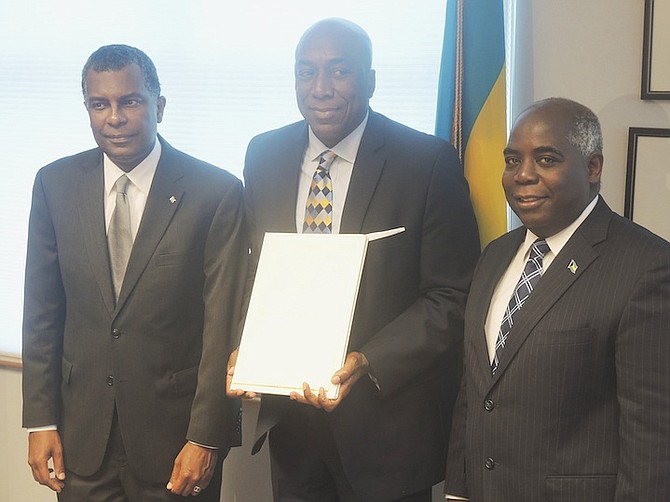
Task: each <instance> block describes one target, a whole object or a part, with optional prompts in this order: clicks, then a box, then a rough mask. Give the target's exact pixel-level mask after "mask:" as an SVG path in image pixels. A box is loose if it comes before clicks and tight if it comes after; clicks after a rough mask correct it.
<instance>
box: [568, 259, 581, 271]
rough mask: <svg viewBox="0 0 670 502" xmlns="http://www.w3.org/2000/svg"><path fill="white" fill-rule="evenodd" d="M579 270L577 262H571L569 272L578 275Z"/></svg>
mask: <svg viewBox="0 0 670 502" xmlns="http://www.w3.org/2000/svg"><path fill="white" fill-rule="evenodd" d="M578 268H579V266H578V265H577V263H575V260H570V263H569V264H568V270H569V271H570V272H572V273H573V274H576V273H577V269H578Z"/></svg>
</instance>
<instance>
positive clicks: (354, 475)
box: [232, 19, 479, 502]
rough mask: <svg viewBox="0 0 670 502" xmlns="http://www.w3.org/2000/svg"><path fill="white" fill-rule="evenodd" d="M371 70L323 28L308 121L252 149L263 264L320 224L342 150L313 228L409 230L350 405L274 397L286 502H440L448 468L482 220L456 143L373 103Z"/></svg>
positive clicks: (273, 448)
mask: <svg viewBox="0 0 670 502" xmlns="http://www.w3.org/2000/svg"><path fill="white" fill-rule="evenodd" d="M371 62H372V50H371V44H370V40H369V38H368V36H367V34H366V33H365V32H364V31H363V30H362V29H361V28H360V27H359V26H357V25H355V24H353V23H351V22H348V21H345V20H342V19H327V20H323V21H320V22H318V23H316V24H315V25H314V26H312V27H311V28H310V29H308V31H307V32H306V33H305V34H304V35H303V37H302V38H301V40H300V42H299V44H298V47H297V50H296V63H295V88H296V94H297V100H298V107H299V109H300V112H301V113H302V115H303V117H304V118H305V120H304V121H301V122H298V123H295V124H291V125H288V126H286V127H283V128H281V129H278V130H275V131H270V132H267V133H265V134H261V135H260V136H257V137H256V138H254V139H253V140H252V141H251V143H250V144H249V148H248V150H247V157H246V164H245V200H246V202H247V206H246V209H247V211H248V215H249V222H250V223H249V224H250V229H251V243H252V244H251V247H252V255H253V256H254V257H255V259H256V260H257V259H258V253H259V249H260V246H261V243H262V239H263V236H264V233H265V232H296V231H298V232H304V231H309V230H312V229H311V228H309V222H307V223H305V221H304V220H305V213H306V206H307V205H309V202H308V198H309V197H308V193H309V192H310V191H311V187H310V185H312V183H313V182H312V180H313V177H314V174H315V171H319V169H320V168H319V169H317V164H319V163H320V160H319V159H320V158H321V157H328V155H327V154H325V153H324V151H325V150H328V151H332V152H333V153H334V154H336V157H335V160H334V161H333V162H332V164H331V166H330V169H329V171H328V178H330V181H331V182H332V194H333V197H332V203H331V204H330V209H332V211H328V214H327V216H326V217H325V218H324V219H321V216H319V215H317V216H314V217H313V218H312V217H310V218H308V219H310V220H311V219H316V220H317V222H318V221H321V223H323V224H324V225H323V227H324V228H323V229H324V230H325V231H326V232H333V233H338V232H339V233H369V232H375V231H379V230H387V229H391V228H395V227H400V226H404V227H405V229H406V231H405V232H403V233H401V234H397V235H394V236H392V237H389V238H385V239H381V240H379V241H373V242H371V243H370V245H369V247H368V254H367V259H366V263H365V268H364V272H363V278H362V283H361V287H360V293H359V297H358V303H357V305H356V311H355V316H354V320H353V327H352V330H351V337H350V343H349V353H348V355H347V357H346V361H345V364H344V366H343V368H341V369H340V370H339V371H337V372H336V373H335V375H334V377H333V382H334V383H340V384H341V388H340V395H339V397H338V399H335V400H330V399H327V398H326V396H325V395H324V392H323V390H317V389H314V390H312V389H310V388H309V386H307V385H305V388H304V394H297V393H294V394H293V395H292V396H291V400H292V401H293V402H291V401H290V400H289V399H285V398H276V397H275V398H273V397H271V396H263V397H262V405H261V411H260V418H259V427H258V428H259V431H258V432H260V433H262V432H264V429H266V428H268V427H270V426H272V425H274V424H275V423H276V425H274V427H273V428H272V430H271V431H270V441H269V442H270V454H271V467H272V478H273V490H274V495H275V499H276V500H281V501H289V500H290V501H297V500H304V501H317V500H318V501H320V502H327V501H336V500H343V501H366V502H374V501H392V500H407V501H410V500H411V501H429V500H430V498H431V494H430V492H431V487H432V485H433V484H435V483H437V482H439V481H440V480H441V479H442V476H443V474H444V471H443V467H442V466H443V465H444V457H445V446H446V436H447V430H445V425H446V424H447V423H448V421H449V419H450V416H451V405H452V404H453V398H454V397H455V394H456V390H455V389H454V387H456V386H457V381H458V376H459V373H458V371H457V368H455V367H454V364H453V363H454V361H457V358H455V357H454V356H456V354H457V353H458V351H459V348H460V344H461V341H462V329H463V326H462V316H463V310H464V304H465V298H466V295H467V290H468V286H469V283H470V277H471V272H472V270H473V266H474V263H475V262H476V259H477V257H478V255H479V238H478V233H477V226H476V222H475V219H474V215H473V211H472V207H471V204H470V200H469V196H468V187H467V183H466V182H465V179H464V178H463V174H462V171H461V168H460V165H459V161H458V157H457V155H456V153H455V151H454V149H453V148H452V147H451V146H450V145H449V144H448V143H446V142H444V141H442V140H440V139H437V138H435V137H433V136H429V135H427V134H423V133H420V132H418V131H415V130H412V129H410V128H408V127H405V126H403V125H401V124H398V123H397V122H394V121H392V120H390V119H388V118H386V117H384V116H382V115H380V114H378V113H375V112H373V111H371V110H370V109H369V105H368V102H369V99H370V98H371V97H372V94H373V92H374V89H375V73H374V70H372V69H371ZM312 188H313V187H312ZM329 192H331V189H330V188H329V189H328V190H326V191H325V193H324V197H325V195H327V193H329ZM308 212H309V210H308ZM312 216H313V215H312ZM326 222H327V223H326ZM327 264H328V257H327V256H315V257H314V266H315V270H319V273H318V274H315V275H317V276H319V277H321V278H322V279H323V280H324V286H323V288H322V287H318V289H319V292H320V295H321V297H320V298H319V299H315V302H314V305H306V306H305V315H309V316H313V317H314V318H315V324H317V323H318V320H319V319H321V320H322V321H323V322H328V320H327V315H328V312H327V299H328V294H327V276H328V266H327ZM315 280H317V279H315ZM324 291H325V292H326V293H325V294H324ZM321 304H323V305H325V307H324V308H323V309H322V310H321V311H320V312H321V313H319V305H321ZM449 356H451V357H452V359H451V361H450V360H449ZM232 362H233V363H234V359H233V361H232ZM450 363H452V364H450ZM450 393H451V398H452V399H451V401H450V400H449V394H450ZM232 394H233V395H236V393H235V392H234V391H233V392H232ZM237 394H239V392H238V393H237Z"/></svg>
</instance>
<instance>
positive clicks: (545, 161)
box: [537, 157, 556, 167]
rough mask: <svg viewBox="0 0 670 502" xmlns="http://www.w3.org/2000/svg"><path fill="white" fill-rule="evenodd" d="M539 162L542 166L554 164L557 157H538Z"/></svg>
mask: <svg viewBox="0 0 670 502" xmlns="http://www.w3.org/2000/svg"><path fill="white" fill-rule="evenodd" d="M537 163H538V164H539V165H541V166H545V167H547V166H553V165H554V164H555V163H556V159H554V158H552V157H540V158H539V159H537Z"/></svg>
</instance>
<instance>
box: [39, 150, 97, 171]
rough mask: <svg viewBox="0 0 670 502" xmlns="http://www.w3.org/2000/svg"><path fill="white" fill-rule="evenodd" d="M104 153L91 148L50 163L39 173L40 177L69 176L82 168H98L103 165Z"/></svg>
mask: <svg viewBox="0 0 670 502" xmlns="http://www.w3.org/2000/svg"><path fill="white" fill-rule="evenodd" d="M101 162H102V151H101V150H100V149H99V148H97V147H96V148H91V149H90V150H86V151H83V152H79V153H75V154H73V155H68V156H67V157H62V158H60V159H57V160H54V161H53V162H50V163H49V164H47V165H46V166H44V167H42V168H41V169H40V170H39V171H38V176H50V175H56V176H58V175H61V174H67V173H68V172H70V171H74V170H78V169H81V168H82V167H87V166H91V167H96V166H99V165H101Z"/></svg>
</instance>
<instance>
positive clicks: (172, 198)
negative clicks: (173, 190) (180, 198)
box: [170, 195, 177, 204]
mask: <svg viewBox="0 0 670 502" xmlns="http://www.w3.org/2000/svg"><path fill="white" fill-rule="evenodd" d="M170 202H171V203H172V204H174V203H175V202H177V197H175V196H174V195H173V196H171V197H170Z"/></svg>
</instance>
